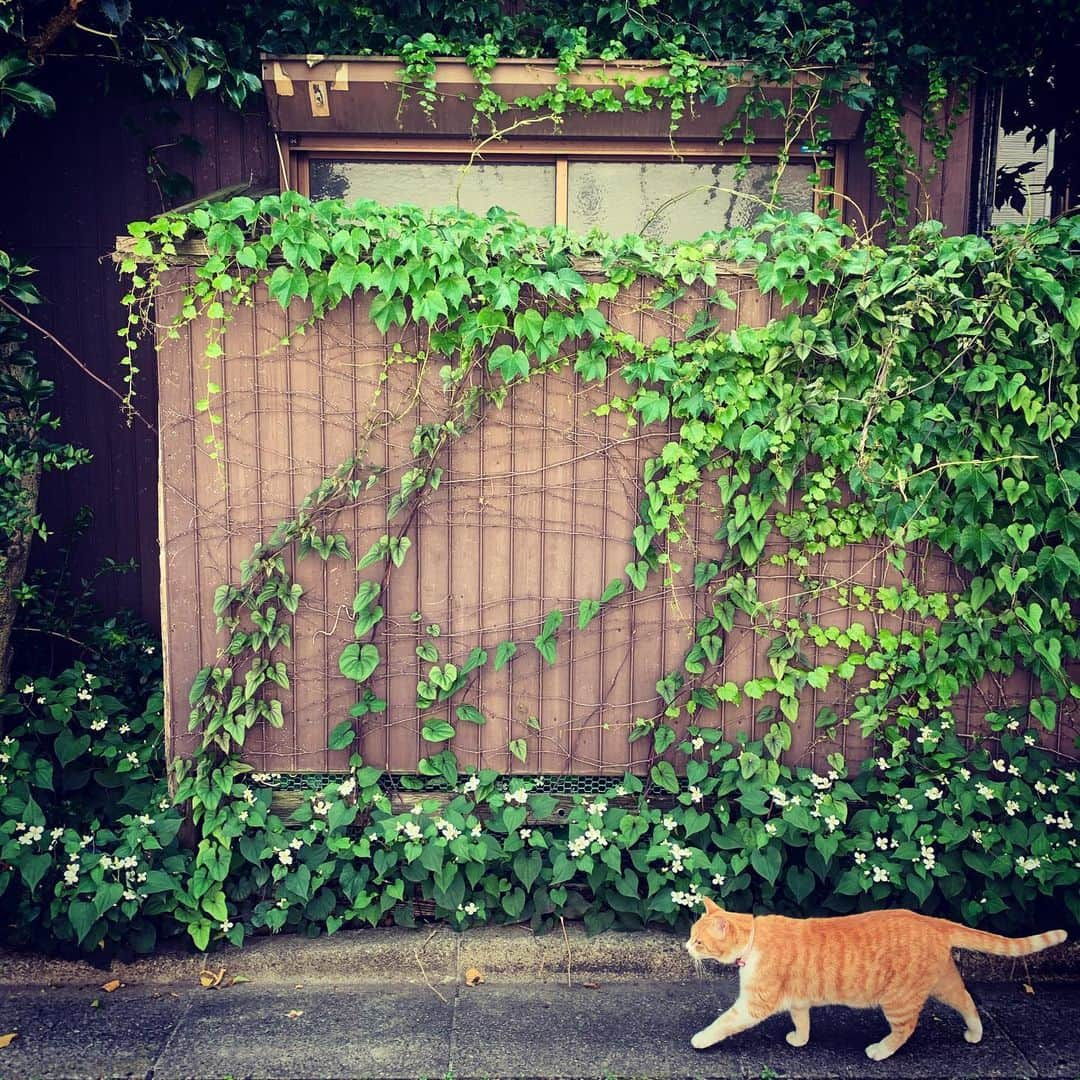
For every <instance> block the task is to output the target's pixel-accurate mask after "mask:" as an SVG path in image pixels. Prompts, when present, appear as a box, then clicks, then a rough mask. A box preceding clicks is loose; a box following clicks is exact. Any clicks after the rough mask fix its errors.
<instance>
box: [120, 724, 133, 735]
mask: <svg viewBox="0 0 1080 1080" xmlns="http://www.w3.org/2000/svg"><path fill="white" fill-rule="evenodd" d="M118 730H119V732H120V734H121V735H126V734H127V733H128V732H129V731H130V730H131V725H130V724H121V725H120V727H119V729H118Z"/></svg>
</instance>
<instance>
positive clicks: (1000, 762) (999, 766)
mask: <svg viewBox="0 0 1080 1080" xmlns="http://www.w3.org/2000/svg"><path fill="white" fill-rule="evenodd" d="M993 765H994V768H995V769H996V770H997V771H998V772H1004V771H1005V759H1004V758H994V761H993Z"/></svg>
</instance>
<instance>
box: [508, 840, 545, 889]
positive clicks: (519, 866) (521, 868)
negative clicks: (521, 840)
mask: <svg viewBox="0 0 1080 1080" xmlns="http://www.w3.org/2000/svg"><path fill="white" fill-rule="evenodd" d="M542 865H543V860H542V857H541V855H540V852H539V851H526V850H522V851H519V852H518V853H517V855H516V856H514V875H515V876H516V877H517V879H518V881H520V882H521V884H522V885H524V886H525V891H526V892H528V891H529V890H530V889H531V888H532V887H533V882H534V881H536V879H537V877H538V876H539V874H540V867H541V866H542Z"/></svg>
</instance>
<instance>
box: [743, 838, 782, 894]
mask: <svg viewBox="0 0 1080 1080" xmlns="http://www.w3.org/2000/svg"><path fill="white" fill-rule="evenodd" d="M781 861H782V857H781V855H780V849H779V848H777V847H767V848H764V849H760V848H759V849H757V850H755V851H752V852H751V853H750V865H751V866H752V867H753V868H754V869H755V870H756V871H757V872H758V873H759V874H760V875H761V876H762V877H763V878H764V879H765V880H766V881H767V882H768V883H769V884H770V885H775V884H776V879H777V877H778V876H779V874H780V863H781Z"/></svg>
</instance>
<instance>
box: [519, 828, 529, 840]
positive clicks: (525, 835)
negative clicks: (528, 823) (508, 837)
mask: <svg viewBox="0 0 1080 1080" xmlns="http://www.w3.org/2000/svg"><path fill="white" fill-rule="evenodd" d="M518 836H520V837H521V839H522V840H528V839H529V837H530V836H532V829H518Z"/></svg>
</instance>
